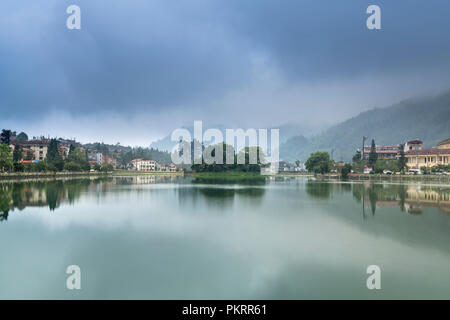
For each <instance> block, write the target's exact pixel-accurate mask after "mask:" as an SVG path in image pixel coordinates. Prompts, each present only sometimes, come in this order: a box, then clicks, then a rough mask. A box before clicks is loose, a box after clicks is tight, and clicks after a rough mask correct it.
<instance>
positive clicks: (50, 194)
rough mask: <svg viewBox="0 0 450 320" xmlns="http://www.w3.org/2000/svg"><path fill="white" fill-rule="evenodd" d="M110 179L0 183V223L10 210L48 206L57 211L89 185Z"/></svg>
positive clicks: (73, 200)
mask: <svg viewBox="0 0 450 320" xmlns="http://www.w3.org/2000/svg"><path fill="white" fill-rule="evenodd" d="M110 181H112V179H111V178H100V179H94V180H91V179H71V180H66V181H62V180H50V181H33V182H30V181H20V182H14V183H0V213H1V215H0V221H2V220H6V218H7V217H8V214H9V211H10V210H15V209H18V210H23V209H24V208H26V207H30V206H32V207H43V206H48V207H49V209H50V210H52V211H53V210H55V209H57V208H58V207H59V206H60V204H61V203H63V202H69V203H74V202H75V201H76V200H77V199H79V198H80V197H81V195H82V194H83V192H85V191H86V190H87V189H88V188H89V187H90V186H91V185H96V184H99V183H103V182H110Z"/></svg>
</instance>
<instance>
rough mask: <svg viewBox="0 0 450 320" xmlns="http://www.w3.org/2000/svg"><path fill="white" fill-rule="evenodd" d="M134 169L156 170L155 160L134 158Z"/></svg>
mask: <svg viewBox="0 0 450 320" xmlns="http://www.w3.org/2000/svg"><path fill="white" fill-rule="evenodd" d="M131 163H132V164H133V170H136V171H156V161H155V160H143V159H134V160H132V161H131Z"/></svg>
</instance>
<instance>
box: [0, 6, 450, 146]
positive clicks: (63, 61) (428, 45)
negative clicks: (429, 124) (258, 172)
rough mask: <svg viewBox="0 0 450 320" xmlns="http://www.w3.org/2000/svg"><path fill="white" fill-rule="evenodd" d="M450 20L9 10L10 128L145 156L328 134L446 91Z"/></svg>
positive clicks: (400, 10)
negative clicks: (222, 133) (179, 147)
mask: <svg viewBox="0 0 450 320" xmlns="http://www.w3.org/2000/svg"><path fill="white" fill-rule="evenodd" d="M72 4H75V5H78V6H79V7H80V9H81V30H69V29H67V27H66V19H67V18H68V17H69V14H67V13H66V8H67V7H68V6H69V5H72ZM372 4H376V5H378V6H380V8H381V30H369V29H367V27H366V19H367V18H368V17H369V15H368V14H367V13H366V9H367V7H368V6H369V5H372ZM449 17H450V1H448V0H433V1H424V0H421V1H417V0H397V1H376V0H371V1H366V0H347V1H335V0H303V1H301V0H281V1H280V0H245V1H243V0H177V1H174V0H128V1H125V0H122V1H119V0H115V1H106V0H70V1H66V0H39V1H35V0H2V1H1V2H0V128H8V129H12V130H15V131H17V132H20V131H25V132H26V133H28V135H29V136H40V135H45V136H47V135H48V136H58V137H66V138H73V137H75V138H76V139H77V140H78V141H81V142H94V141H100V142H105V143H117V142H120V143H122V144H124V145H131V146H136V145H140V146H148V145H150V143H151V142H152V141H155V140H157V139H159V138H161V137H163V136H166V135H168V134H170V133H171V132H172V131H173V130H175V129H176V128H179V127H181V126H192V125H193V122H194V120H202V121H204V122H205V123H210V124H220V125H223V126H226V127H230V128H238V127H240V128H244V129H247V128H273V127H276V126H280V125H282V124H285V123H295V124H298V125H304V124H308V126H311V125H313V126H317V127H323V126H327V125H330V124H333V123H337V122H339V121H342V120H345V119H347V118H349V117H353V116H356V115H357V114H358V113H359V112H361V111H364V110H367V109H371V108H373V107H384V106H388V105H390V104H393V103H396V102H399V101H401V100H403V99H407V98H410V97H414V96H420V95H429V94H436V93H440V92H443V91H446V90H449V89H450V81H449V80H450V41H449V40H450V19H449Z"/></svg>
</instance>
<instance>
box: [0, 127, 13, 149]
mask: <svg viewBox="0 0 450 320" xmlns="http://www.w3.org/2000/svg"><path fill="white" fill-rule="evenodd" d="M11 135H12V132H11V130H6V129H3V130H2V133H1V134H0V142H1V143H2V144H7V145H8V146H9V145H10V143H11Z"/></svg>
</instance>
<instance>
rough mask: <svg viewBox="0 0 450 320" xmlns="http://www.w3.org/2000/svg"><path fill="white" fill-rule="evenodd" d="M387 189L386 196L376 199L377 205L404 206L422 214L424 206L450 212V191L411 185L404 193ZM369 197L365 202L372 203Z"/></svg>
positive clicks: (409, 210)
mask: <svg viewBox="0 0 450 320" xmlns="http://www.w3.org/2000/svg"><path fill="white" fill-rule="evenodd" d="M389 190H390V189H386V190H385V191H388V193H387V194H386V195H385V196H384V197H380V195H378V196H377V197H380V198H378V199H377V200H376V202H375V204H376V206H377V207H395V206H399V205H400V206H401V205H403V206H404V209H405V211H406V212H408V213H410V214H421V213H422V211H423V208H427V207H430V208H436V209H438V210H439V211H441V212H445V213H448V214H450V191H442V190H440V189H436V188H431V187H425V188H423V187H420V186H409V187H407V188H405V191H404V193H399V192H398V191H395V190H394V189H392V191H389ZM370 203H371V201H370V200H369V199H366V200H364V204H365V205H367V204H370Z"/></svg>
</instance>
